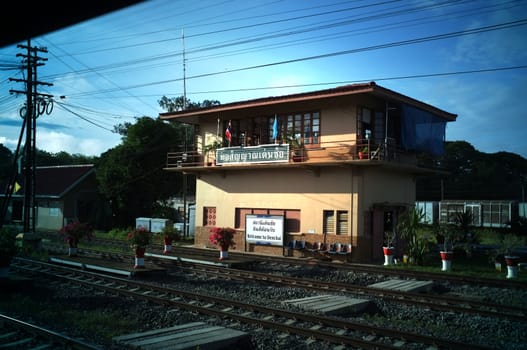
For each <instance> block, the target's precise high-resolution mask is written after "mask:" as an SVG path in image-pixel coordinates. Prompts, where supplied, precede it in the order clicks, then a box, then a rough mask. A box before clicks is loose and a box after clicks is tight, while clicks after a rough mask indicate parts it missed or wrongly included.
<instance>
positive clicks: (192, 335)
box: [112, 322, 250, 350]
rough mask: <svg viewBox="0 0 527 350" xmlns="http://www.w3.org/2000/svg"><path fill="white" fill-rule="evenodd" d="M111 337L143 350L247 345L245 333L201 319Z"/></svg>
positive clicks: (189, 349)
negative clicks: (207, 322) (200, 320)
mask: <svg viewBox="0 0 527 350" xmlns="http://www.w3.org/2000/svg"><path fill="white" fill-rule="evenodd" d="M112 340H113V341H114V342H116V343H119V344H123V345H126V346H129V347H130V348H132V349H143V350H156V349H173V350H187V349H188V350H191V349H192V350H195V349H200V350H212V349H214V350H222V349H243V348H247V347H248V345H250V337H249V334H248V333H245V332H242V331H238V330H235V329H230V328H225V327H219V326H210V325H207V324H205V323H203V322H193V323H188V324H184V325H179V326H174V327H169V328H162V329H155V330H151V331H147V332H143V333H134V334H129V335H123V336H118V337H114V338H113V339H112Z"/></svg>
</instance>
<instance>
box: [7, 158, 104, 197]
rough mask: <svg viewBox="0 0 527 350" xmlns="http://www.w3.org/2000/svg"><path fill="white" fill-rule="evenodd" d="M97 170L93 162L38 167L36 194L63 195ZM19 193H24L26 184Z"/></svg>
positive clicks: (44, 195) (36, 171) (45, 195)
mask: <svg viewBox="0 0 527 350" xmlns="http://www.w3.org/2000/svg"><path fill="white" fill-rule="evenodd" d="M93 172H95V167H94V165H93V164H84V165H59V166H45V167H36V169H35V196H37V197H62V196H64V195H65V194H67V193H68V192H69V191H70V190H71V189H72V188H74V187H75V186H76V185H77V184H79V183H80V182H81V181H82V180H84V179H85V178H86V177H87V176H89V175H90V174H91V173H93ZM19 184H20V185H22V188H21V189H20V191H18V192H17V193H16V194H17V195H23V194H24V184H23V183H20V180H19Z"/></svg>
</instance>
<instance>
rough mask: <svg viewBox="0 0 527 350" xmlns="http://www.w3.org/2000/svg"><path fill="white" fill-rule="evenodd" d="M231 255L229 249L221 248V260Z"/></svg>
mask: <svg viewBox="0 0 527 350" xmlns="http://www.w3.org/2000/svg"><path fill="white" fill-rule="evenodd" d="M228 257H229V252H228V251H227V250H220V260H224V259H227V258H228Z"/></svg>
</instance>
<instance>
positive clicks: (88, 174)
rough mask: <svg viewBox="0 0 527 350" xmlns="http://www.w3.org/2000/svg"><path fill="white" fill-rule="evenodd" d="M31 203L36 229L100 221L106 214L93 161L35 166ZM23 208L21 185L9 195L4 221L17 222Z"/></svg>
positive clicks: (22, 188) (20, 218) (57, 227)
mask: <svg viewBox="0 0 527 350" xmlns="http://www.w3.org/2000/svg"><path fill="white" fill-rule="evenodd" d="M35 205H36V213H35V228H36V229H40V230H58V229H60V228H61V227H62V226H63V225H65V224H67V223H68V222H71V221H74V220H80V221H81V222H89V223H91V224H93V225H95V224H101V223H102V221H104V218H105V217H108V215H107V212H106V211H105V208H106V206H105V205H104V201H103V200H102V199H101V198H100V196H99V192H98V188H97V181H96V177H95V167H94V165H93V164H87V165H63V166H42V167H36V168H35ZM24 209H25V208H24V187H23V186H22V187H20V189H19V190H18V191H16V193H14V194H13V195H12V198H11V201H10V203H9V205H8V210H7V215H6V216H7V217H6V222H10V223H13V224H19V223H21V222H22V220H23V213H24Z"/></svg>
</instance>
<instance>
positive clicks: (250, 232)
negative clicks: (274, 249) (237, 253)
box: [245, 214, 284, 246]
mask: <svg viewBox="0 0 527 350" xmlns="http://www.w3.org/2000/svg"><path fill="white" fill-rule="evenodd" d="M245 240H246V242H247V243H253V244H267V245H278V246H281V245H283V242H284V217H283V215H252V214H247V215H245Z"/></svg>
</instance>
